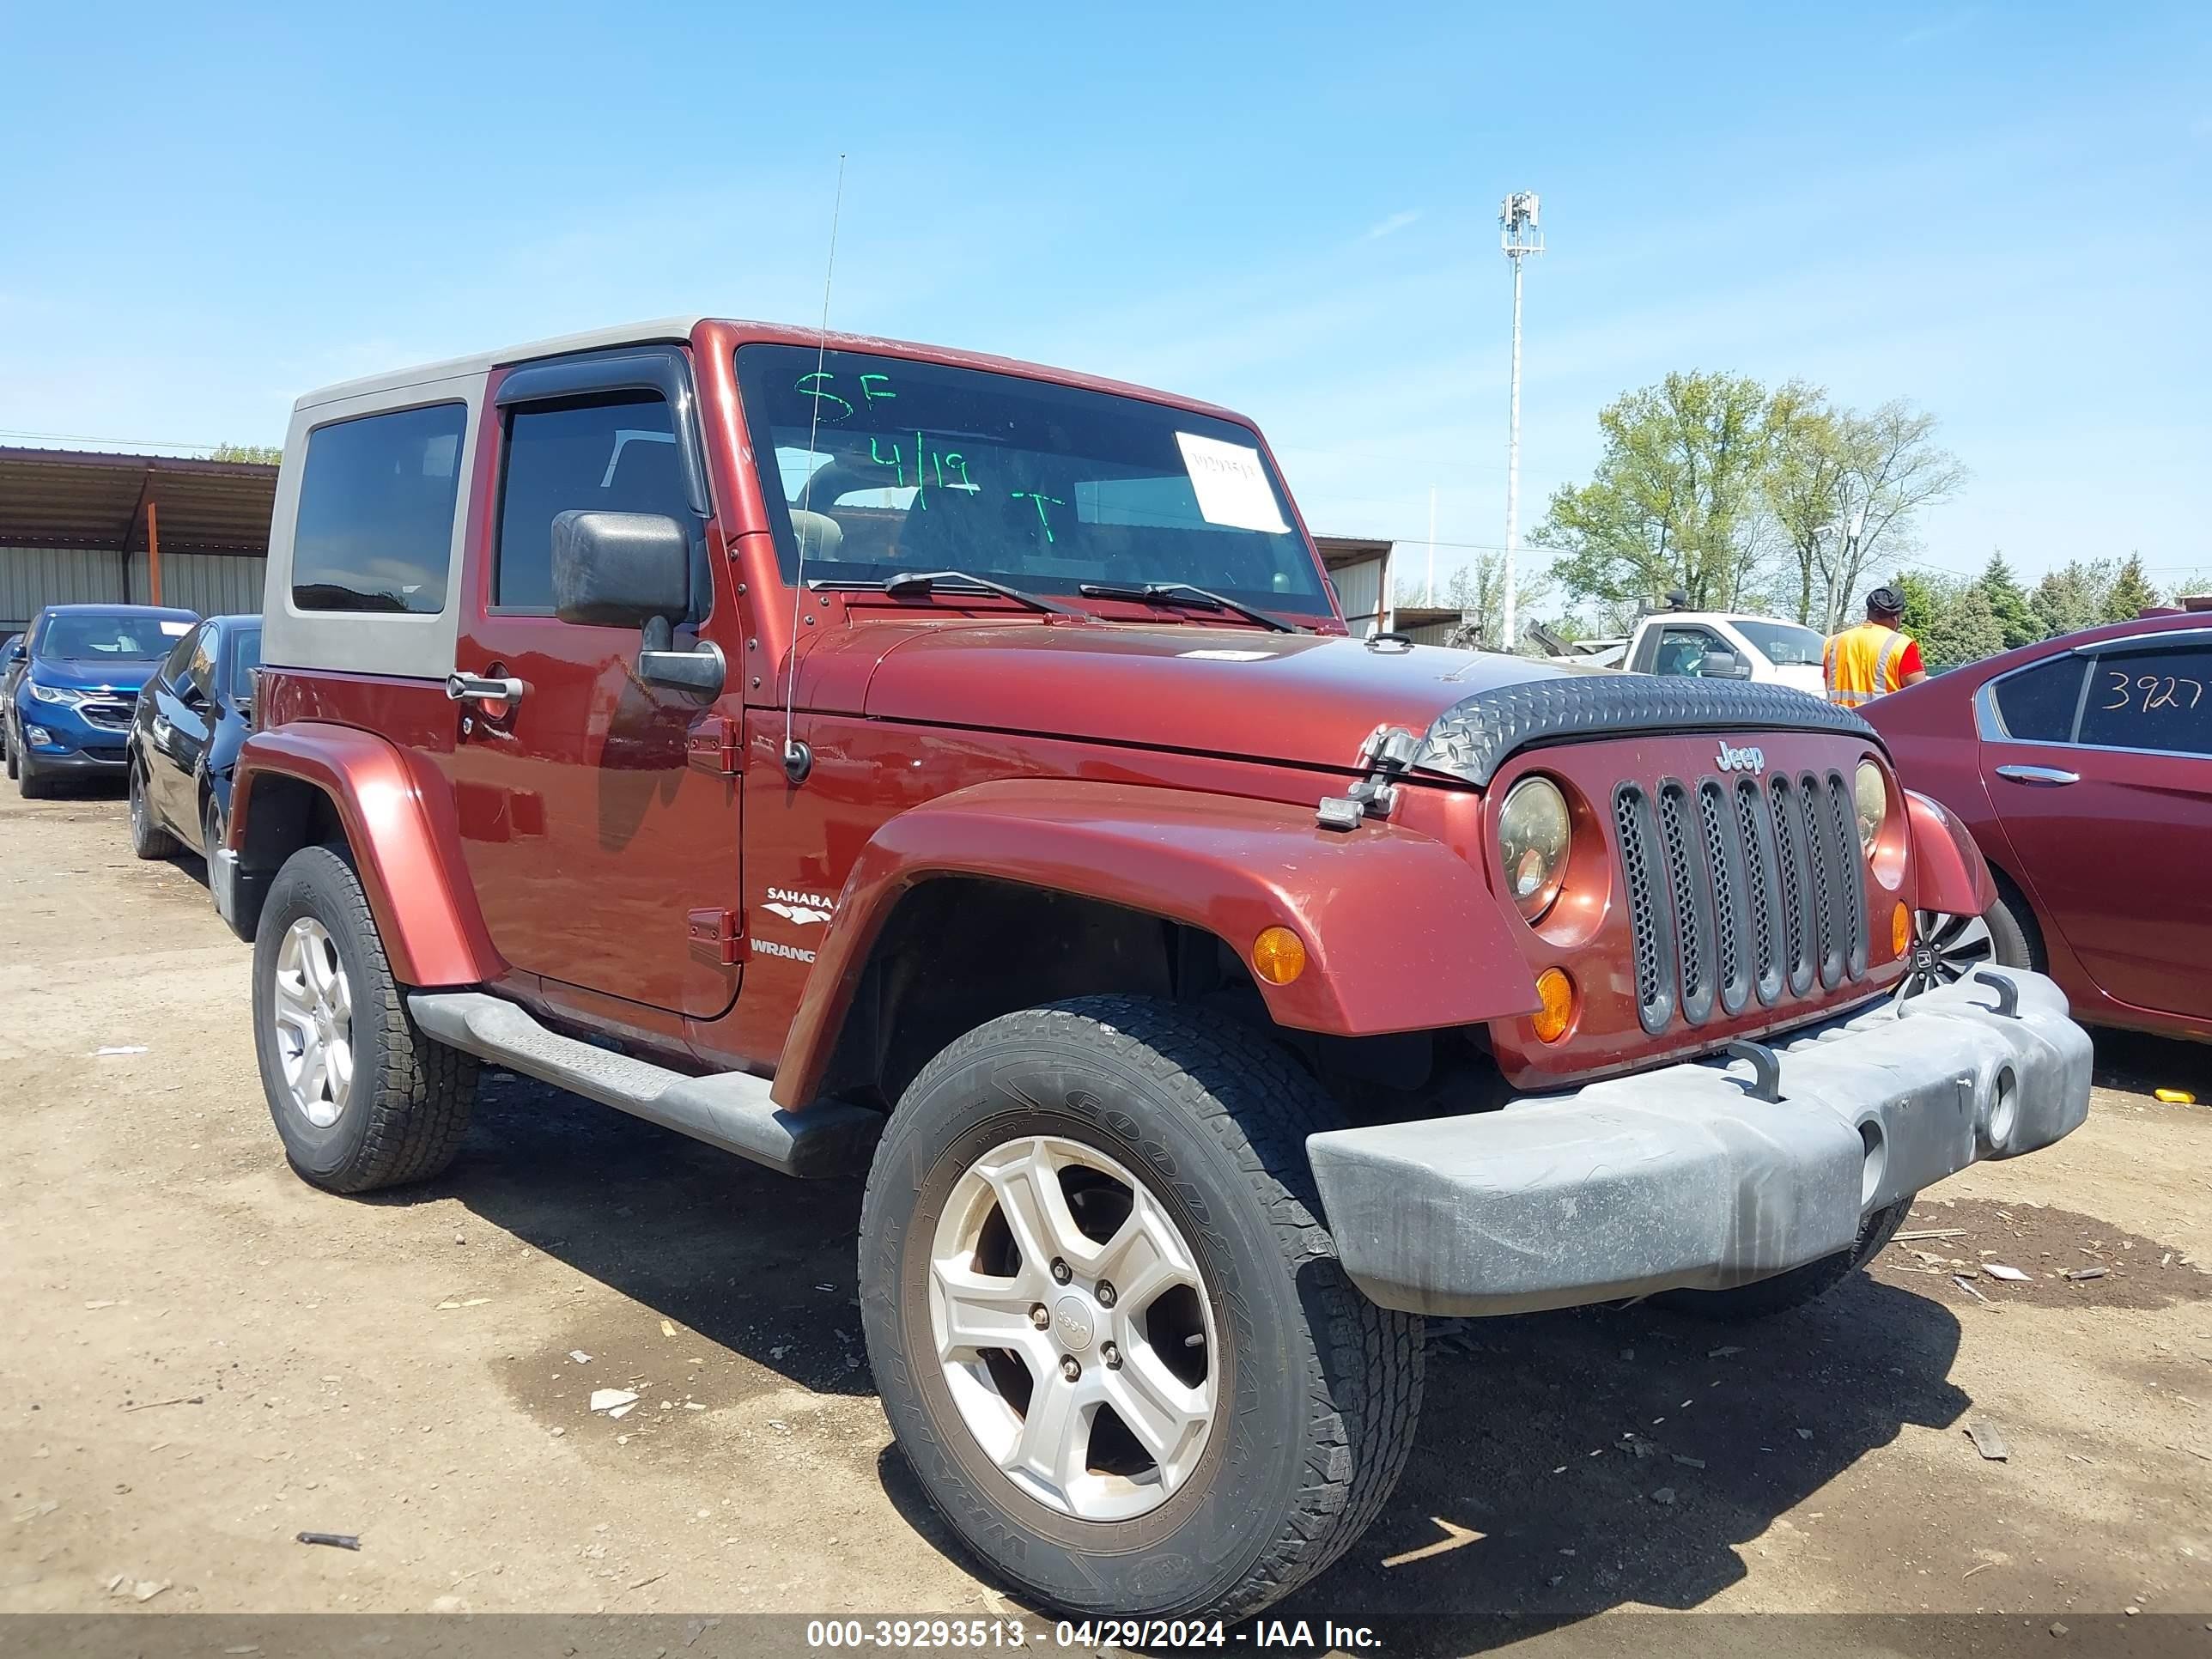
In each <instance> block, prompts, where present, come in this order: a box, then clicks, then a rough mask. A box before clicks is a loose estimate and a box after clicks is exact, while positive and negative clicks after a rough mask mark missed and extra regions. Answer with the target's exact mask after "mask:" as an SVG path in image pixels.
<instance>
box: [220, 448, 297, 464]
mask: <svg viewBox="0 0 2212 1659" xmlns="http://www.w3.org/2000/svg"><path fill="white" fill-rule="evenodd" d="M208 459H210V460H211V461H249V462H252V464H253V465H257V466H274V465H276V464H277V463H278V462H279V461H281V460H283V459H284V452H283V450H282V449H280V448H278V447H276V445H274V444H217V445H216V447H214V449H213V450H211V451H210V452H209V454H208Z"/></svg>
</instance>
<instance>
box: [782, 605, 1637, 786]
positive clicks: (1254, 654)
mask: <svg viewBox="0 0 2212 1659" xmlns="http://www.w3.org/2000/svg"><path fill="white" fill-rule="evenodd" d="M872 631H874V630H873V629H869V628H866V627H862V628H857V629H851V630H849V632H848V641H849V647H851V648H855V649H865V648H866V647H864V646H863V643H862V642H863V641H864V640H865V639H866V635H869V634H870V633H871V632H872ZM884 631H885V632H896V633H897V634H899V635H902V637H900V638H898V639H896V641H895V642H894V641H883V643H884V644H887V645H889V647H890V648H889V649H888V650H885V651H884V652H883V653H882V655H881V656H880V658H879V659H878V660H877V661H876V662H875V663H874V665H873V666H872V671H871V672H870V673H869V674H868V676H867V683H866V692H865V694H864V697H863V708H864V712H865V713H866V714H867V715H868V716H869V717H870V718H871V719H874V720H912V721H915V722H919V723H923V724H927V725H931V726H964V727H969V728H971V729H975V730H989V731H1000V732H1034V733H1038V734H1041V735H1045V736H1054V737H1070V738H1084V739H1087V740H1089V741H1091V742H1095V743H1102V744H1124V745H1127V746H1129V747H1132V748H1143V749H1173V750H1186V751H1189V752H1193V753H1200V754H1212V755H1228V756H1236V757H1249V758H1251V759H1255V760H1269V761H1277V762H1285V763H1291V764H1296V765H1308V766H1317V767H1327V768H1330V769H1337V770H1351V769H1354V768H1355V767H1356V765H1357V763H1358V754H1359V745H1360V744H1361V743H1362V742H1363V741H1364V739H1365V738H1366V737H1367V735H1368V733H1369V732H1372V731H1373V730H1374V729H1375V728H1376V726H1386V725H1387V726H1404V727H1406V728H1407V730H1409V731H1411V732H1414V733H1415V734H1416V735H1419V734H1420V733H1422V732H1425V731H1426V730H1427V729H1428V726H1429V725H1430V722H1431V721H1432V720H1435V719H1436V717H1437V715H1438V714H1442V713H1443V711H1444V710H1446V709H1448V708H1451V707H1452V706H1453V705H1454V704H1455V703H1458V702H1461V701H1462V699H1464V698H1466V697H1469V696H1474V694H1475V693H1477V692H1480V691H1486V690H1496V689H1498V687H1501V686H1508V685H1515V684H1525V683H1528V682H1530V681H1534V680H1547V679H1562V678H1577V677H1579V676H1582V675H1585V674H1591V673H1596V674H1604V673H1606V672H1607V671H1605V670H1603V669H1581V668H1575V667H1571V666H1564V665H1553V664H1548V663H1542V662H1534V661H1530V660H1528V659H1525V658H1514V657H1505V656H1499V655H1495V654H1492V653H1480V652H1472V651H1451V650H1447V649H1445V648H1444V647H1441V646H1429V645H1417V646H1414V647H1412V648H1411V649H1407V648H1406V647H1383V648H1380V649H1376V648H1371V647H1370V646H1369V645H1368V644H1367V643H1366V642H1365V641H1360V640H1352V639H1346V638H1343V637H1341V636H1336V635H1314V634H1268V633H1263V632H1261V630H1259V629H1216V628H1199V627H1191V626H1188V625H1175V624H1169V625H1166V626H1164V627H1157V628H1154V627H1145V626H1142V625H1132V624H1090V623H1077V624H1073V625H1055V624H1039V623H1027V622H1022V623H980V624H976V625H974V626H961V625H957V624H954V625H945V624H939V625H937V626H934V627H925V628H916V629H912V630H911V631H908V630H907V629H898V628H896V625H892V626H890V627H886V628H885V629H884ZM824 643H825V644H826V643H828V641H824ZM809 654H810V662H809V666H810V667H812V666H814V664H813V662H812V661H811V658H812V657H813V656H814V655H815V654H817V653H809ZM835 654H839V655H842V654H843V653H842V652H840V653H835ZM870 654H873V653H870ZM823 666H825V667H826V666H828V665H827V664H826V663H825V664H823ZM810 678H811V676H810ZM809 701H810V702H813V701H814V700H813V699H811V698H810V699H809ZM817 706H819V705H818V704H817Z"/></svg>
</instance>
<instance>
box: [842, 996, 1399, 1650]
mask: <svg viewBox="0 0 2212 1659" xmlns="http://www.w3.org/2000/svg"><path fill="white" fill-rule="evenodd" d="M1340 1121H1341V1119H1340V1115H1339V1114H1338V1113H1337V1111H1336V1109H1335V1108H1334V1104H1333V1103H1331V1102H1330V1100H1329V1098H1328V1096H1327V1095H1326V1094H1325V1093H1324V1092H1323V1091H1322V1089H1321V1088H1320V1087H1319V1085H1316V1083H1315V1082H1314V1081H1313V1080H1312V1079H1310V1077H1308V1076H1307V1075H1306V1074H1305V1073H1304V1072H1303V1071H1301V1070H1299V1069H1298V1068H1297V1066H1296V1065H1295V1064H1294V1063H1293V1062H1292V1061H1291V1058H1290V1056H1289V1055H1288V1054H1286V1053H1285V1052H1284V1051H1283V1050H1282V1049H1280V1048H1277V1047H1275V1046H1274V1045H1273V1044H1271V1043H1268V1042H1264V1041H1262V1040H1261V1038H1260V1037H1258V1036H1255V1035H1253V1034H1251V1033H1249V1032H1247V1031H1245V1030H1242V1029H1241V1028H1237V1027H1233V1026H1225V1025H1223V1024H1220V1023H1219V1022H1218V1021H1208V1020H1203V1019H1200V1018H1197V1017H1195V1016H1194V1015H1193V1014H1192V1013H1191V1012H1188V1010H1185V1009H1182V1008H1180V1007H1176V1006H1173V1005H1170V1004H1165V1003H1160V1002H1154V1001H1150V1000H1145V999H1142V998H1133V997H1087V998H1079V999H1076V1000H1071V1001H1067V1002H1063V1003H1059V1004H1055V1005H1053V1006H1048V1007H1045V1008H1039V1009H1032V1010H1030V1011H1027V1012H1022V1013H1016V1014H1010V1015H1007V1016H1006V1017H1005V1018H1000V1019H996V1020H994V1021H992V1022H990V1023H989V1024H986V1025H983V1026H981V1027H979V1028H978V1029H977V1030H974V1031H971V1032H969V1034H968V1035H967V1036H963V1037H962V1038H961V1039H960V1040H959V1041H958V1042H955V1043H954V1044H952V1046H951V1047H950V1048H947V1049H945V1052H944V1053H942V1054H939V1055H938V1056H937V1058H936V1059H935V1060H932V1061H931V1062H930V1063H929V1065H928V1066H926V1067H924V1068H923V1070H922V1073H921V1075H920V1076H919V1077H918V1078H916V1079H915V1082H914V1084H913V1085H912V1086H911V1087H910V1088H908V1090H907V1091H906V1093H905V1095H904V1096H903V1097H902V1098H901V1100H900V1102H899V1103H898V1108H897V1109H896V1111H895V1112H894V1113H893V1114H892V1115H891V1120H890V1125H889V1127H888V1128H887V1129H886V1131H885V1133H884V1139H883V1142H882V1144H881V1146H879V1148H878V1152H877V1156H876V1159H875V1163H874V1165H873V1168H872V1170H871V1172H870V1175H869V1178H868V1189H867V1196H866V1200H865V1203H864V1205H863V1207H862V1210H861V1218H860V1304H861V1318H862V1322H863V1324H864V1326H865V1328H866V1334H867V1343H868V1355H869V1358H870V1361H871V1363H872V1365H873V1367H874V1371H875V1376H876V1382H877V1386H878V1389H880V1391H881V1393H882V1396H883V1401H884V1410H885V1412H886V1413H887V1414H888V1416H889V1417H890V1422H891V1426H892V1429H893V1431H894V1432H895V1433H896V1436H897V1437H898V1441H899V1444H900V1447H901V1449H902V1451H903V1452H904V1454H905V1455H906V1457H907V1459H908V1462H909V1463H910V1464H911V1465H912V1466H913V1468H914V1470H915V1474H916V1475H917V1476H918V1477H919V1479H920V1480H921V1485H922V1486H923V1488H924V1489H925V1490H926V1491H927V1492H928V1494H929V1496H930V1498H931V1499H932V1500H933V1502H934V1503H935V1504H937V1506H938V1507H939V1509H940V1510H942V1511H943V1512H944V1514H945V1516H946V1518H947V1519H948V1520H949V1521H950V1522H951V1524H952V1526H953V1528H955V1530H957V1532H958V1533H959V1534H960V1535H961V1537H962V1538H963V1540H964V1541H966V1543H967V1544H968V1546H969V1548H970V1549H972V1550H973V1551H974V1552H975V1553H976V1554H977V1555H978V1556H980V1557H981V1558H982V1559H983V1560H984V1561H985V1562H987V1564H988V1565H990V1566H991V1568H992V1569H993V1570H994V1571H996V1572H997V1573H998V1574H999V1575H1000V1576H1001V1577H1003V1578H1004V1579H1006V1581H1007V1582H1008V1583H1011V1584H1012V1585H1014V1586H1016V1587H1018V1589H1020V1590H1021V1591H1023V1592H1024V1593H1026V1594H1027V1595H1031V1596H1033V1597H1036V1598H1037V1599H1039V1600H1040V1601H1043V1602H1045V1603H1048V1604H1049V1605H1052V1606H1054V1607H1060V1608H1064V1609H1066V1610H1068V1611H1070V1612H1074V1613H1091V1614H1115V1613H1120V1614H1129V1615H1139V1614H1142V1615H1158V1616H1173V1615H1178V1614H1190V1613H1205V1614H1206V1615H1208V1616H1218V1617H1223V1618H1235V1617H1242V1616H1244V1615H1246V1614H1249V1613H1253V1612H1255V1611H1257V1610H1258V1609H1259V1608H1261V1607H1265V1606H1266V1605H1267V1603H1269V1602H1270V1601H1274V1600H1275V1599H1277V1598H1278V1597H1279V1596H1281V1595H1285V1594H1287V1593H1288V1592H1289V1591H1291V1589H1294V1588H1296V1587H1297V1585H1299V1584H1301V1583H1304V1582H1305V1581H1306V1580H1307V1579H1309V1578H1310V1577H1313V1576H1314V1575H1315V1574H1316V1573H1318V1572H1320V1571H1322V1569H1323V1568H1325V1567H1327V1566H1328V1565H1329V1563H1330V1562H1332V1561H1334V1559H1336V1558H1337V1557H1338V1556H1339V1555H1340V1554H1341V1553H1343V1552H1344V1550H1345V1549H1346V1547H1349V1546H1350V1545H1351V1543H1352V1541H1353V1540H1355V1539H1356V1538H1358V1536H1359V1534H1361V1532H1363V1531H1364V1529H1365V1528H1366V1527H1367V1525H1368V1523H1369V1522H1370V1521H1371V1520H1372V1519H1373V1517H1374V1516H1375V1513H1376V1510H1378V1509H1379V1508H1380V1507H1381V1505H1382V1504H1383V1499H1384V1498H1387V1497H1388V1495H1389V1492H1390V1489H1391V1487H1392V1486H1394V1485H1395V1483H1396V1481H1397V1479H1398V1475H1399V1472H1400V1471H1401V1468H1403V1467H1404V1463H1405V1460H1406V1455H1407V1452H1408V1451H1409V1450H1410V1449H1411V1448H1412V1445H1413V1425H1414V1419H1415V1417H1416V1415H1417V1413H1418V1412H1419V1403H1420V1392H1421V1370H1422V1355H1421V1333H1422V1322H1421V1321H1420V1320H1419V1319H1417V1318H1413V1317H1412V1316H1407V1315H1404V1314H1400V1313H1394V1312H1389V1311H1387V1310H1383V1309H1380V1308H1377V1307H1376V1306H1375V1305H1374V1304H1371V1303H1370V1302H1369V1301H1368V1300H1367V1299H1366V1298H1365V1297H1363V1296H1361V1295H1360V1294H1359V1292H1358V1291H1357V1290H1355V1289H1354V1288H1353V1287H1352V1285H1351V1283H1350V1282H1349V1281H1348V1280H1347V1279H1346V1278H1345V1276H1344V1274H1343V1273H1342V1271H1341V1270H1340V1268H1339V1267H1338V1266H1337V1261H1336V1254H1335V1249H1334V1245H1333V1244H1332V1243H1331V1241H1330V1239H1329V1237H1328V1231H1327V1229H1326V1228H1325V1227H1324V1226H1323V1225H1322V1222H1321V1219H1320V1216H1321V1204H1320V1200H1319V1199H1318V1197H1317V1195H1316V1192H1315V1188H1314V1183H1313V1177H1312V1174H1311V1171H1310V1169H1309V1167H1308V1165H1307V1162H1306V1157H1305V1137H1306V1136H1307V1135H1308V1134H1310V1133H1314V1132H1315V1131H1316V1130H1320V1129H1325V1128H1328V1127H1334V1126H1335V1125H1337V1124H1338V1123H1340ZM1116 1279H1120V1280H1121V1283H1120V1284H1119V1285H1116V1283H1115V1280H1116ZM1040 1314H1041V1315H1042V1324H1040V1323H1038V1322H1037V1321H1038V1317H1039V1316H1040Z"/></svg>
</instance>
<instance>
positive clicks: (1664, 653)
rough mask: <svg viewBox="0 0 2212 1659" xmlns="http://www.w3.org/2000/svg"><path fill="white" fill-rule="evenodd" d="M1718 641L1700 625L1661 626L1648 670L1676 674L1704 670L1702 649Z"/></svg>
mask: <svg viewBox="0 0 2212 1659" xmlns="http://www.w3.org/2000/svg"><path fill="white" fill-rule="evenodd" d="M1719 643H1720V641H1718V640H1717V639H1716V638H1714V637H1713V635H1711V633H1709V632H1707V631H1706V630H1705V629H1702V628H1668V629H1662V630H1661V631H1660V635H1659V652H1658V655H1657V656H1656V658H1655V659H1653V661H1652V664H1651V671H1652V672H1653V673H1655V674H1662V675H1669V676H1672V677H1674V678H1695V677H1696V676H1698V675H1699V674H1700V673H1702V672H1703V671H1704V670H1705V653H1706V652H1708V651H1711V650H1712V649H1713V648H1714V647H1716V646H1717V645H1719Z"/></svg>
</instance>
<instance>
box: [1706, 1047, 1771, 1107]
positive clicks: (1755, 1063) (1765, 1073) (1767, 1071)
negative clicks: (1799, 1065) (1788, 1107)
mask: <svg viewBox="0 0 2212 1659" xmlns="http://www.w3.org/2000/svg"><path fill="white" fill-rule="evenodd" d="M1721 1052H1722V1053H1723V1054H1726V1055H1727V1056H1728V1057H1729V1059H1730V1060H1747V1061H1748V1062H1750V1065H1751V1069H1752V1073H1753V1076H1752V1079H1751V1081H1750V1082H1749V1083H1748V1084H1746V1085H1744V1086H1745V1090H1746V1092H1747V1093H1748V1094H1749V1095H1750V1096H1751V1097H1752V1098H1753V1100H1763V1101H1765V1103H1767V1104H1768V1105H1770V1106H1778V1105H1780V1104H1781V1103H1782V1062H1781V1061H1780V1060H1777V1059H1776V1058H1775V1057H1774V1050H1773V1049H1771V1048H1768V1047H1767V1046H1766V1045H1765V1043H1763V1042H1747V1041H1746V1040H1745V1039H1743V1038H1741V1037H1738V1038H1737V1039H1736V1040H1735V1042H1731V1043H1729V1045H1728V1047H1727V1048H1724V1049H1723V1050H1722V1051H1721ZM1737 1081H1739V1082H1741V1081H1742V1079H1737Z"/></svg>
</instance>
